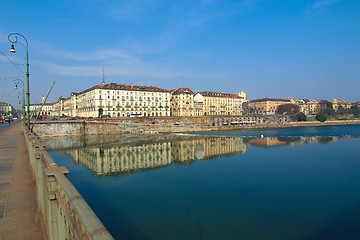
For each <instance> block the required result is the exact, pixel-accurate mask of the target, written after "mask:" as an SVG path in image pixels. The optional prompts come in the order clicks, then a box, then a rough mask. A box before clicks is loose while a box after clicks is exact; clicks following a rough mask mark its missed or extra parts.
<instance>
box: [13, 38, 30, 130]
mask: <svg viewBox="0 0 360 240" xmlns="http://www.w3.org/2000/svg"><path fill="white" fill-rule="evenodd" d="M18 36H20V37H22V38H23V39H24V40H25V43H26V45H24V44H23V43H21V42H19V41H18ZM8 39H9V42H11V48H10V52H12V53H15V47H14V43H20V44H21V45H23V47H24V48H25V50H26V115H27V116H26V117H27V128H28V129H29V130H30V92H29V53H28V49H29V44H28V41H27V40H26V38H25V37H24V36H23V35H21V34H20V33H10V34H9V36H8Z"/></svg>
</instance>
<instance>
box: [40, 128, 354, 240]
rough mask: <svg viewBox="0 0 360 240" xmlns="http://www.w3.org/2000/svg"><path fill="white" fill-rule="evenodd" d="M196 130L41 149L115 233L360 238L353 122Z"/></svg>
mask: <svg viewBox="0 0 360 240" xmlns="http://www.w3.org/2000/svg"><path fill="white" fill-rule="evenodd" d="M200 135H201V136H174V135H171V136H169V137H163V136H159V137H150V138H149V137H137V136H111V137H110V138H109V137H105V136H104V137H95V136H89V137H86V138H58V139H54V138H53V139H50V140H48V141H47V144H48V146H47V148H48V149H49V152H50V154H51V156H52V157H53V158H54V159H55V161H56V162H57V163H58V165H60V166H66V167H67V168H68V169H69V170H70V173H69V174H68V178H69V179H70V181H71V182H72V183H73V184H74V185H75V187H76V188H77V189H78V190H79V192H80V193H81V194H82V195H83V197H84V198H85V200H86V201H87V202H88V203H89V205H90V207H91V208H92V209H93V210H94V212H95V213H96V214H97V216H98V217H99V218H100V220H101V221H102V222H103V223H104V225H105V226H106V227H107V229H108V230H109V231H110V232H111V234H112V235H113V236H114V237H115V238H116V239H360V238H359V236H360V228H359V225H360V187H359V186H360V138H359V137H360V127H359V126H339V127H310V128H289V129H269V130H256V131H255V130H253V131H248V132H246V131H234V132H217V133H211V134H210V135H211V136H209V133H202V134H200ZM260 135H264V137H263V138H261V137H259V136H260ZM239 136H241V137H239ZM249 136H251V137H249Z"/></svg>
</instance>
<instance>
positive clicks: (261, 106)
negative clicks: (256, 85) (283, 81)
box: [249, 98, 290, 115]
mask: <svg viewBox="0 0 360 240" xmlns="http://www.w3.org/2000/svg"><path fill="white" fill-rule="evenodd" d="M287 103H290V100H289V99H274V98H263V99H255V100H251V101H250V102H249V111H250V113H255V114H266V115H273V114H276V113H277V111H278V106H280V105H283V104H287Z"/></svg>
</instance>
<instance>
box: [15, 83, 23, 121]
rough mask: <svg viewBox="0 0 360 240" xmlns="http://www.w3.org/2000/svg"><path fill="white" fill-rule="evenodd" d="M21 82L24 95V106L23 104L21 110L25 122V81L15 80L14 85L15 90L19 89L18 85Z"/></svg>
mask: <svg viewBox="0 0 360 240" xmlns="http://www.w3.org/2000/svg"><path fill="white" fill-rule="evenodd" d="M20 82H21V84H22V90H23V94H22V104H21V110H22V114H23V121H24V122H25V114H24V113H25V93H24V91H25V90H24V89H25V87H24V81H23V80H21V79H15V80H14V83H15V89H17V88H18V85H19V83H20Z"/></svg>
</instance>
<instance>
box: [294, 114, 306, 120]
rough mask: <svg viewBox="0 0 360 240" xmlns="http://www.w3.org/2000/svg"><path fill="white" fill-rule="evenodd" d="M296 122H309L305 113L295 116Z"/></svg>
mask: <svg viewBox="0 0 360 240" xmlns="http://www.w3.org/2000/svg"><path fill="white" fill-rule="evenodd" d="M295 120H296V121H298V122H303V121H306V120H307V117H306V115H305V113H303V112H299V113H297V114H296V115H295Z"/></svg>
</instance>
